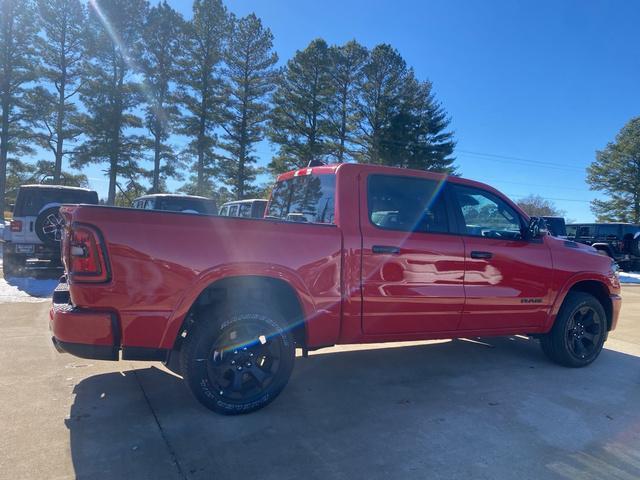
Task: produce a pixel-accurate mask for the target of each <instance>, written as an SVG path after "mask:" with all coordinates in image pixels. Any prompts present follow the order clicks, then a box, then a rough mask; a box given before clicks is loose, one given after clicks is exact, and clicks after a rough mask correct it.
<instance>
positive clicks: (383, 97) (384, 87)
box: [355, 45, 455, 173]
mask: <svg viewBox="0 0 640 480" xmlns="http://www.w3.org/2000/svg"><path fill="white" fill-rule="evenodd" d="M363 73H364V75H363V78H362V80H361V84H360V96H359V102H358V109H359V119H360V120H359V129H358V130H359V132H360V134H359V135H358V137H357V139H356V143H358V144H359V146H360V150H359V151H357V153H356V154H355V157H356V159H357V160H358V161H359V162H365V163H374V164H381V165H390V166H395V167H404V168H415V169H420V170H433V171H438V172H446V173H454V167H453V165H452V164H453V160H454V159H453V158H451V156H450V155H451V154H452V153H453V149H454V147H455V143H454V142H453V134H452V133H451V132H446V131H445V129H446V128H447V127H448V125H449V119H448V118H447V115H446V113H445V112H444V110H443V108H442V106H441V105H440V104H439V103H438V102H436V100H435V98H434V96H433V93H432V86H431V83H430V82H421V81H419V80H418V79H416V77H415V75H414V73H413V70H411V69H410V68H408V67H407V65H406V62H405V61H404V59H403V58H402V57H401V56H400V54H399V53H398V51H397V50H395V49H394V48H392V47H391V46H390V45H378V46H376V47H375V48H374V49H373V50H372V51H371V54H370V55H369V61H368V62H367V63H366V65H365V66H364V68H363Z"/></svg>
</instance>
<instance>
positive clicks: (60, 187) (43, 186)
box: [20, 183, 93, 192]
mask: <svg viewBox="0 0 640 480" xmlns="http://www.w3.org/2000/svg"><path fill="white" fill-rule="evenodd" d="M20 188H21V189H32V188H34V189H35V188H38V189H43V190H78V191H81V192H93V190H91V189H90V188H84V187H70V186H67V185H47V184H43V183H34V184H29V185H20Z"/></svg>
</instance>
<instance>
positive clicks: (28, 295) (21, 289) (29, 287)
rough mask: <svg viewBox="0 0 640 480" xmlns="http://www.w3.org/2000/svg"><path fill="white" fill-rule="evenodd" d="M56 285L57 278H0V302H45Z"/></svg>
mask: <svg viewBox="0 0 640 480" xmlns="http://www.w3.org/2000/svg"><path fill="white" fill-rule="evenodd" d="M57 285H58V280H57V279H40V278H31V277H9V278H7V279H4V278H0V304H1V303H16V302H46V301H48V300H49V299H50V298H51V295H52V294H53V290H54V289H55V288H56V286H57Z"/></svg>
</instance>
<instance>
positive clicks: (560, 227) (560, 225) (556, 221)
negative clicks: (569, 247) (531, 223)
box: [542, 217, 567, 238]
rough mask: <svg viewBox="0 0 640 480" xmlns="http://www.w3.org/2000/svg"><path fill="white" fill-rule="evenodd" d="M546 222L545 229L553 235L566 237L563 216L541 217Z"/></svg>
mask: <svg viewBox="0 0 640 480" xmlns="http://www.w3.org/2000/svg"><path fill="white" fill-rule="evenodd" d="M542 218H544V221H545V223H546V224H547V230H549V233H550V234H551V235H553V236H554V237H558V238H567V226H566V224H565V222H564V217H542Z"/></svg>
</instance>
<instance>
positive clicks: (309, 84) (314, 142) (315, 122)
mask: <svg viewBox="0 0 640 480" xmlns="http://www.w3.org/2000/svg"><path fill="white" fill-rule="evenodd" d="M330 71H331V64H330V59H329V47H328V46H327V43H326V42H325V41H324V40H322V39H317V40H314V41H312V42H311V43H310V44H309V45H308V46H307V48H305V49H304V50H302V51H297V52H296V54H295V55H294V57H293V58H292V59H291V60H289V61H288V62H287V65H286V67H285V68H284V70H283V72H282V73H281V75H280V78H279V81H278V85H277V89H276V91H275V93H274V94H273V104H274V108H273V110H272V113H271V119H270V125H269V137H270V140H271V142H272V143H274V144H275V145H277V146H278V155H277V156H276V157H275V158H274V159H273V160H272V161H271V163H270V164H269V168H270V169H271V170H272V171H273V172H275V173H278V172H283V171H287V170H290V169H292V168H298V167H302V166H305V165H307V164H308V163H309V161H311V160H323V159H325V158H326V156H327V153H328V151H329V145H328V141H327V133H328V129H329V122H328V108H329V102H330V98H331V95H332V91H331V75H330Z"/></svg>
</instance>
